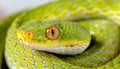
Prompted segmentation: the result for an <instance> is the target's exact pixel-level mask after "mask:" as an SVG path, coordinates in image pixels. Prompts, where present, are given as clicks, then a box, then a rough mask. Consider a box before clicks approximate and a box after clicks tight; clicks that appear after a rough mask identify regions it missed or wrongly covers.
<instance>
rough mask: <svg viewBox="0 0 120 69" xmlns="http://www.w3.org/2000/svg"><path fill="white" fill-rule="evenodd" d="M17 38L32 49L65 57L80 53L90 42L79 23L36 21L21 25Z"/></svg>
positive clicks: (85, 31)
mask: <svg viewBox="0 0 120 69" xmlns="http://www.w3.org/2000/svg"><path fill="white" fill-rule="evenodd" d="M17 38H18V39H19V40H20V41H21V43H22V44H25V45H26V46H29V47H31V48H33V49H37V50H41V51H48V52H53V53H58V54H65V55H75V54H80V53H82V52H83V51H84V50H85V49H86V48H87V47H88V46H89V43H90V40H91V36H90V33H89V32H88V31H87V30H86V29H85V28H84V27H82V26H80V24H79V23H75V22H67V21H38V20H33V21H30V22H28V23H27V24H25V25H22V26H21V27H20V28H19V29H18V30H17Z"/></svg>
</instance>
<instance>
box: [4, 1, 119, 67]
mask: <svg viewBox="0 0 120 69" xmlns="http://www.w3.org/2000/svg"><path fill="white" fill-rule="evenodd" d="M119 7H120V1H119V0H112V1H111V0H94V1H93V0H64V1H56V2H51V3H48V4H46V5H43V6H40V7H38V8H36V9H34V10H31V11H28V12H24V13H23V14H21V15H20V16H18V17H17V18H16V19H15V20H14V22H13V23H12V25H11V26H10V28H9V30H8V33H7V38H6V45H5V57H6V62H7V64H8V66H9V68H11V69H18V68H19V69H82V68H83V69H85V68H86V69H88V68H92V67H93V68H95V69H96V68H98V69H99V68H100V69H112V68H114V69H119V68H120V50H119V49H120V46H119V44H120V36H119V35H120V30H119V26H120V12H119V11H120V8H119ZM30 20H41V21H44V20H67V21H76V22H79V23H78V24H81V25H82V26H84V27H85V28H86V29H88V30H89V31H90V33H91V35H92V42H91V45H90V47H89V48H88V49H87V50H86V51H85V52H84V53H82V54H80V55H75V56H61V55H55V54H51V53H47V52H42V51H36V50H33V49H31V48H29V47H27V46H25V45H22V44H21V43H20V41H19V40H18V39H17V36H16V30H17V28H19V27H20V26H21V25H23V24H25V23H27V22H28V21H30ZM66 36H67V35H66ZM78 37H79V36H78Z"/></svg>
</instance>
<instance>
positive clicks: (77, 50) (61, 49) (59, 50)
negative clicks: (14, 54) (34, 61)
mask: <svg viewBox="0 0 120 69" xmlns="http://www.w3.org/2000/svg"><path fill="white" fill-rule="evenodd" d="M20 41H21V43H22V44H23V45H26V46H28V47H30V48H32V49H35V50H39V51H46V52H51V53H56V54H62V55H76V54H81V53H82V52H84V51H85V50H86V49H87V47H88V44H87V43H84V44H82V45H74V46H57V47H55V46H39V45H35V44H29V43H27V42H24V41H22V40H20Z"/></svg>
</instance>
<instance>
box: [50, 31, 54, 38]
mask: <svg viewBox="0 0 120 69" xmlns="http://www.w3.org/2000/svg"><path fill="white" fill-rule="evenodd" d="M51 33H52V37H54V30H53V29H52V32H51Z"/></svg>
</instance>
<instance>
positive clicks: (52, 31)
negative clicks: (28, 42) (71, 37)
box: [45, 26, 60, 40]
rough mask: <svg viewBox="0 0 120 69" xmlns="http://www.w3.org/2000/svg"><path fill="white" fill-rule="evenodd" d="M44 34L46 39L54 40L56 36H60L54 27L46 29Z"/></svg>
mask: <svg viewBox="0 0 120 69" xmlns="http://www.w3.org/2000/svg"><path fill="white" fill-rule="evenodd" d="M45 34H46V36H47V38H48V39H51V40H54V39H57V38H58V36H59V35H60V31H59V29H58V28H57V27H56V26H51V27H49V28H47V29H46V32H45Z"/></svg>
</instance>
